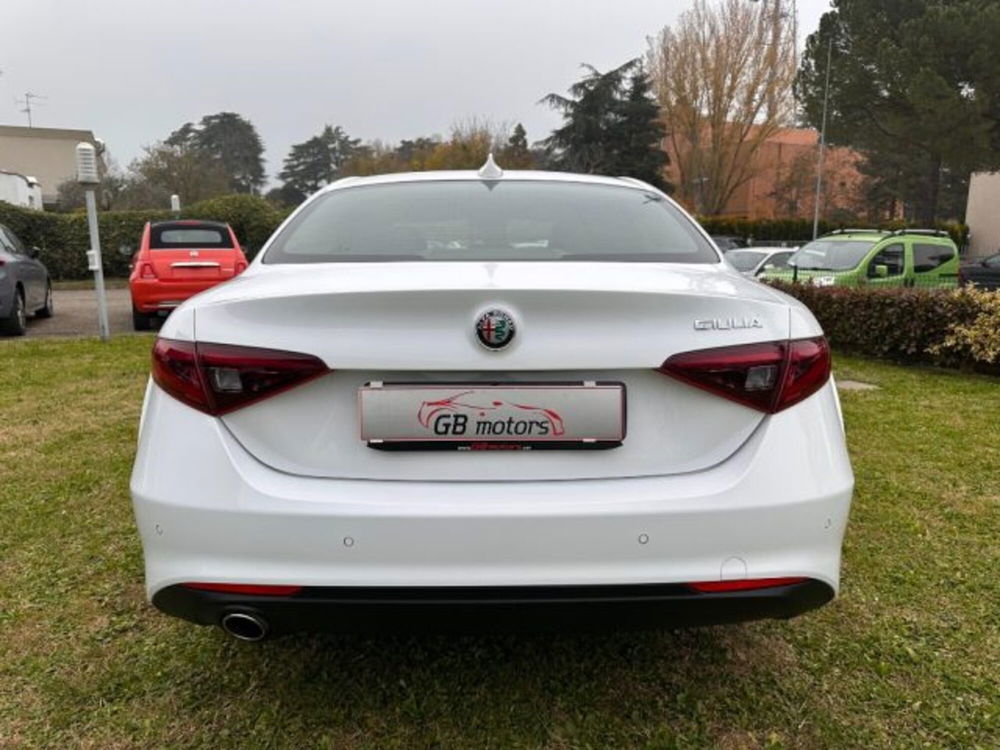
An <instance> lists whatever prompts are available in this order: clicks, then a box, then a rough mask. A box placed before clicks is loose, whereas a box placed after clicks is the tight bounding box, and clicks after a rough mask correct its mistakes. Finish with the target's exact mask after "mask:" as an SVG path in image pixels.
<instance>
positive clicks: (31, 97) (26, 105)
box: [14, 91, 48, 128]
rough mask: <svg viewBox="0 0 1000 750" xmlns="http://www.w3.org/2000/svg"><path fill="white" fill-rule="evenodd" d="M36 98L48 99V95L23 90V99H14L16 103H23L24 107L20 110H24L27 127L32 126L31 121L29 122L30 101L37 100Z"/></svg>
mask: <svg viewBox="0 0 1000 750" xmlns="http://www.w3.org/2000/svg"><path fill="white" fill-rule="evenodd" d="M37 99H48V97H47V96H42V95H41V94H32V93H31V92H30V91H25V92H24V98H23V99H15V100H14V101H15V102H16V103H17V104H23V105H24V109H22V110H21V112H24V113H25V114H26V115H27V116H28V127H29V128H30V127H32V123H31V103H32V102H33V101H35V100H37ZM35 106H36V107H37V106H38V105H37V104H36V105H35Z"/></svg>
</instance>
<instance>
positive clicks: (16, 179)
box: [0, 169, 42, 211]
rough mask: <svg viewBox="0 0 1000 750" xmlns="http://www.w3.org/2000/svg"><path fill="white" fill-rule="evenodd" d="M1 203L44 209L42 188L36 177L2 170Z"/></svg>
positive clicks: (0, 172) (0, 175) (0, 182)
mask: <svg viewBox="0 0 1000 750" xmlns="http://www.w3.org/2000/svg"><path fill="white" fill-rule="evenodd" d="M0 201H6V202H7V203H12V204H14V205H15V206H23V207H24V208H35V209H38V210H39V211H40V210H41V209H42V186H41V185H40V184H39V182H38V180H36V179H35V178H34V177H31V176H28V175H23V174H20V173H18V172H7V171H6V170H3V169H0Z"/></svg>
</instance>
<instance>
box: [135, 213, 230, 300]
mask: <svg viewBox="0 0 1000 750" xmlns="http://www.w3.org/2000/svg"><path fill="white" fill-rule="evenodd" d="M246 267H247V260H246V257H245V256H244V255H243V251H242V249H241V248H240V245H239V242H238V241H237V240H236V235H235V234H234V233H233V230H232V228H230V227H229V225H228V224H223V223H220V222H209V221H198V220H180V221H169V222H154V223H152V224H147V225H146V228H145V229H144V231H143V236H142V244H141V246H140V250H139V252H138V254H137V255H136V258H135V261H134V264H133V268H132V273H131V275H130V277H129V289H130V290H131V294H132V305H133V308H134V309H135V310H136V311H137V312H139V313H142V314H146V315H156V314H166V313H169V312H170V311H171V310H173V309H174V308H176V307H177V306H178V305H180V304H181V303H182V302H184V301H185V300H186V299H188V298H189V297H193V296H194V295H195V294H198V293H199V292H203V291H205V290H206V289H210V288H211V287H213V286H215V285H217V284H221V283H222V282H224V281H228V280H230V279H232V278H233V277H235V276H237V275H238V274H240V273H242V272H243V271H244V270H246Z"/></svg>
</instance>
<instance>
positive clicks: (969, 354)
mask: <svg viewBox="0 0 1000 750" xmlns="http://www.w3.org/2000/svg"><path fill="white" fill-rule="evenodd" d="M962 293H963V294H964V295H965V296H966V297H968V298H969V299H971V300H975V304H976V307H977V312H976V316H975V318H974V319H973V320H972V321H971V322H962V323H958V324H956V325H953V326H952V327H951V332H950V333H949V334H948V335H947V336H945V338H944V341H942V342H941V343H939V344H934V345H933V346H931V347H930V350H931V353H932V354H934V355H936V356H940V357H958V358H960V359H962V360H973V361H975V362H983V363H986V364H989V365H1000V292H985V291H982V290H979V289H968V290H963V292H962Z"/></svg>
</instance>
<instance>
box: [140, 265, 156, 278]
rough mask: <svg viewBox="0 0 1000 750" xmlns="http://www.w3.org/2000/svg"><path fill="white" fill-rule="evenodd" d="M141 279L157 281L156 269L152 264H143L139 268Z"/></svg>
mask: <svg viewBox="0 0 1000 750" xmlns="http://www.w3.org/2000/svg"><path fill="white" fill-rule="evenodd" d="M139 278H140V279H155V278H156V269H155V268H153V264H152V263H143V264H142V265H141V266H139Z"/></svg>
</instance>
